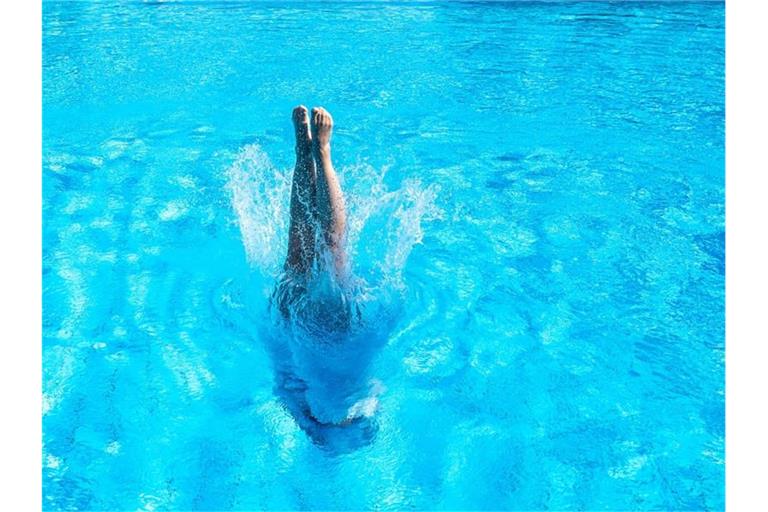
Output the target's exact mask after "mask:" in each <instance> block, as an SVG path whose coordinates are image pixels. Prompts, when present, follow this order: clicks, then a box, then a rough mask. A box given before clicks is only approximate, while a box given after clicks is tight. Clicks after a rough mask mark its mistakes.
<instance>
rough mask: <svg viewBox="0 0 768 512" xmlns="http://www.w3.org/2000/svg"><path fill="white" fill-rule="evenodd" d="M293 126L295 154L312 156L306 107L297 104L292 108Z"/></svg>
mask: <svg viewBox="0 0 768 512" xmlns="http://www.w3.org/2000/svg"><path fill="white" fill-rule="evenodd" d="M292 117H293V127H294V129H295V130H296V156H297V157H299V158H309V159H311V158H312V134H311V133H310V131H309V115H308V114H307V107H305V106H304V105H299V106H298V107H296V108H294V109H293V116H292Z"/></svg>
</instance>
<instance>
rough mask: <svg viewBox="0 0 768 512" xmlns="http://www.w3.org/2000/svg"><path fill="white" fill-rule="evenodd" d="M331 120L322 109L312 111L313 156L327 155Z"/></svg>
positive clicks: (328, 114) (329, 145) (331, 128)
mask: <svg viewBox="0 0 768 512" xmlns="http://www.w3.org/2000/svg"><path fill="white" fill-rule="evenodd" d="M332 131H333V118H332V117H331V114H330V113H329V112H328V111H327V110H325V109H324V108H323V107H315V108H313V109H312V151H314V152H315V154H328V153H330V151H331V132H332Z"/></svg>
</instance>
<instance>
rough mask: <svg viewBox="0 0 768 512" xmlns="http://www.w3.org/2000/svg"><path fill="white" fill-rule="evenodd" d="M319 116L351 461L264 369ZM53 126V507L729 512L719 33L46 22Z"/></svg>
mask: <svg viewBox="0 0 768 512" xmlns="http://www.w3.org/2000/svg"><path fill="white" fill-rule="evenodd" d="M298 103H303V104H305V105H308V106H310V107H311V106H313V105H322V106H324V107H326V108H327V109H328V110H329V111H330V112H332V113H333V116H334V118H335V120H336V128H335V132H334V158H335V164H336V167H337V169H338V171H339V174H340V177H341V180H342V186H343V188H344V190H345V193H346V194H347V200H348V202H349V215H350V233H349V236H350V251H351V252H352V256H353V265H354V270H355V274H356V275H357V276H358V277H359V278H360V279H361V282H362V283H363V289H364V292H365V293H364V294H363V295H362V297H363V299H364V301H365V305H366V308H367V309H366V311H367V312H368V313H367V314H368V317H367V325H368V328H369V330H368V331H367V334H366V336H367V338H366V339H368V340H369V341H370V344H369V345H367V346H369V347H371V349H370V350H367V351H366V353H365V354H364V357H363V356H361V357H362V358H363V359H364V360H365V364H362V363H361V364H360V365H359V366H360V372H361V373H362V375H360V376H359V377H360V379H362V380H361V382H362V381H365V383H366V384H365V385H366V386H369V391H370V394H369V395H368V397H369V398H371V397H373V398H375V400H376V401H377V402H378V406H377V410H376V412H375V414H373V417H372V418H371V419H370V424H369V425H368V427H369V428H367V429H366V430H365V432H362V434H364V435H362V436H359V435H358V434H360V433H361V432H360V431H359V429H358V430H355V429H354V428H351V429H347V430H345V431H344V432H352V434H351V435H350V436H347V434H346V433H341V434H339V433H332V434H331V435H330V437H331V438H333V442H325V441H322V440H318V439H317V438H313V436H312V435H310V434H309V433H308V432H307V429H306V428H303V427H302V425H300V424H299V421H297V418H296V417H295V416H296V415H295V414H292V412H291V410H290V407H289V405H290V404H289V401H286V400H287V399H286V398H285V397H284V396H281V395H280V393H279V392H278V388H277V387H276V365H275V358H274V356H273V354H272V353H271V352H270V350H269V346H270V343H268V341H269V339H270V338H277V339H278V340H279V339H280V337H279V335H276V332H277V333H278V334H279V331H277V330H276V329H275V324H274V322H272V318H271V316H270V313H269V296H270V293H271V292H272V290H273V288H274V285H275V282H276V280H277V278H278V276H279V274H280V268H281V265H282V262H283V259H284V257H285V252H286V244H287V234H286V231H287V223H288V218H287V215H288V214H287V207H288V193H289V187H290V177H291V172H292V166H293V156H294V153H293V132H292V127H291V120H290V112H291V108H292V107H293V106H294V105H296V104H298ZM43 107H44V119H43V137H44V139H43V217H44V221H43V268H42V271H43V304H44V310H43V318H42V321H43V361H42V365H43V392H44V396H43V449H42V465H43V468H42V471H43V489H42V499H43V506H44V507H45V508H46V509H50V510H75V509H79V510H102V509H106V510H128V509H131V510H136V509H141V510H165V509H173V510H243V509H270V510H286V509H369V508H376V509H386V510H403V509H514V510H530V509H555V510H562V509H581V510H583V509H612V510H619V509H621V510H626V509H667V510H668V509H676V510H717V509H723V508H724V399H725V397H724V315H723V313H724V311H723V306H724V229H725V227H724V5H723V4H722V3H719V2H703V3H694V2H685V3H678V2H662V3H640V2H626V3H623V2H622V3H591V2H574V3H568V2H551V3H534V2H520V3H485V2H467V3H453V4H448V3H443V2H417V3H414V4H408V3H400V2H374V3H369V2H355V3H330V2H329V3H322V4H310V3H307V4H297V3H281V2H269V3H267V2H264V3H245V2H211V3H199V2H181V3H177V2H145V3H125V2H120V3H114V4H112V3H90V2H44V6H43ZM361 300H362V299H361ZM272 341H273V342H274V339H273V340H272ZM355 436H356V437H355ZM348 437H349V438H348Z"/></svg>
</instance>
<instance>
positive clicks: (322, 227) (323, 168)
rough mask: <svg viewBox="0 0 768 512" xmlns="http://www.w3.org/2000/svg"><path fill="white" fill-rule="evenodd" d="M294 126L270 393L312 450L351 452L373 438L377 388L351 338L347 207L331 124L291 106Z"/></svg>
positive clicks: (361, 343) (364, 349) (356, 314)
mask: <svg viewBox="0 0 768 512" xmlns="http://www.w3.org/2000/svg"><path fill="white" fill-rule="evenodd" d="M293 124H294V128H295V133H296V165H295V168H294V172H293V182H292V187H291V200H290V224H289V230H288V255H287V258H286V261H285V265H284V273H283V275H282V277H281V278H280V279H279V282H278V284H277V287H276V289H275V292H274V294H273V297H272V307H273V308H274V309H275V310H276V311H278V312H279V317H280V320H281V322H282V323H283V325H284V327H286V329H285V330H284V331H283V332H285V333H287V336H285V337H281V339H279V340H275V341H276V343H275V346H273V347H272V355H273V359H274V363H275V383H276V386H275V388H276V393H277V395H278V396H279V397H280V398H281V401H282V402H283V404H284V406H285V407H286V408H287V409H288V410H289V412H290V413H291V415H292V416H293V417H294V419H295V420H296V421H297V423H298V424H299V426H300V427H301V428H302V429H303V430H304V431H305V432H306V433H307V434H308V435H309V436H310V438H311V439H312V440H313V441H314V442H315V443H316V444H318V445H320V446H333V447H334V450H338V449H340V448H339V445H343V446H344V447H347V448H353V447H355V446H359V445H360V444H365V443H366V442H369V441H370V440H371V439H372V436H373V434H374V433H375V423H374V422H373V415H374V412H375V410H376V408H377V405H378V402H377V398H376V396H377V395H378V394H379V393H380V391H381V385H380V384H378V383H377V381H368V380H367V377H366V371H365V370H366V367H367V364H368V362H369V361H370V359H371V356H372V355H373V350H372V349H373V347H371V346H368V344H367V343H366V341H367V340H366V338H367V337H366V336H365V335H364V334H363V333H361V332H356V331H357V329H356V326H357V325H358V323H359V320H360V310H359V309H358V306H357V304H356V301H355V300H354V299H353V298H352V297H353V292H352V290H353V288H354V284H353V277H352V275H351V273H350V270H349V261H348V255H347V252H346V247H345V245H346V222H347V218H346V209H345V204H344V197H343V196H342V192H341V187H340V185H339V180H338V178H337V176H336V172H335V170H334V168H333V164H332V161H331V146H330V140H331V133H332V129H333V119H332V118H331V115H330V114H329V113H328V112H327V111H326V110H325V109H323V108H313V109H312V116H311V121H310V118H309V115H308V112H307V109H306V108H305V107H304V106H298V107H296V108H295V109H294V110H293ZM341 449H343V448H341Z"/></svg>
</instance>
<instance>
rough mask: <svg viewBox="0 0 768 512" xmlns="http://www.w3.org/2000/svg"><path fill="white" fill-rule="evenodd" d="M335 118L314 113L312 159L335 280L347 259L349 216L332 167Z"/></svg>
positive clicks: (318, 111) (320, 111) (321, 222)
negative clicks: (315, 169) (346, 240)
mask: <svg viewBox="0 0 768 512" xmlns="http://www.w3.org/2000/svg"><path fill="white" fill-rule="evenodd" d="M332 130H333V118H332V117H331V114H329V113H328V111H327V110H325V109H324V108H322V107H320V108H313V109H312V155H313V156H314V159H315V164H316V166H317V188H316V190H317V195H316V205H317V218H318V222H319V225H320V229H321V230H322V233H323V239H324V241H325V243H326V245H327V246H328V249H329V250H330V252H331V256H332V257H333V265H334V270H335V271H336V276H337V277H339V278H342V277H344V275H345V269H346V262H347V255H346V252H345V250H344V235H345V229H346V224H347V216H346V212H345V208H344V196H343V195H342V194H341V187H340V186H339V180H338V178H337V177H336V171H334V169H333V164H332V163H331V131H332Z"/></svg>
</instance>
